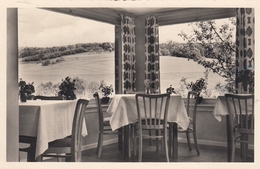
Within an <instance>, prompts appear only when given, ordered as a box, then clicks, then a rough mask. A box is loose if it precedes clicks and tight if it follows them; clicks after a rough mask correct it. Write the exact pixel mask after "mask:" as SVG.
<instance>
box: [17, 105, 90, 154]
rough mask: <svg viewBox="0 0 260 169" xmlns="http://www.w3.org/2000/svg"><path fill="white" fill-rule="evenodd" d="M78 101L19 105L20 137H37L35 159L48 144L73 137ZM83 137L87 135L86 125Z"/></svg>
mask: <svg viewBox="0 0 260 169" xmlns="http://www.w3.org/2000/svg"><path fill="white" fill-rule="evenodd" d="M76 102H77V100H50V101H49V100H48V101H47V100H45V101H41V100H35V101H30V100H29V101H27V102H25V103H23V102H20V103H19V135H24V136H32V137H37V142H36V153H35V157H37V156H39V155H40V154H42V153H43V152H44V151H45V150H46V149H47V148H48V142H51V141H54V140H57V139H62V138H65V137H67V136H69V135H71V132H72V122H73V116H74V111H75V106H76ZM84 126H85V127H83V135H87V129H86V125H84Z"/></svg>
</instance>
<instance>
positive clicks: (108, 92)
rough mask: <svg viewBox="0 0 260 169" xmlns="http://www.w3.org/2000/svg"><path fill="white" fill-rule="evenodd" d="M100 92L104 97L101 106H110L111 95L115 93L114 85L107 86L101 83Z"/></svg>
mask: <svg viewBox="0 0 260 169" xmlns="http://www.w3.org/2000/svg"><path fill="white" fill-rule="evenodd" d="M99 90H100V91H101V92H102V95H103V97H102V98H101V104H108V102H109V99H110V97H108V96H109V95H111V94H112V93H113V91H114V90H113V87H112V85H110V86H105V85H104V84H103V83H101V85H100V87H99Z"/></svg>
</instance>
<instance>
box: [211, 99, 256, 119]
mask: <svg viewBox="0 0 260 169" xmlns="http://www.w3.org/2000/svg"><path fill="white" fill-rule="evenodd" d="M228 101H231V99H230V100H228ZM230 103H231V102H230ZM229 105H230V104H229ZM250 105H251V106H252V102H251V101H249V102H248V111H249V113H250V111H251V112H252V107H250ZM241 107H242V113H243V112H245V111H244V110H243V109H245V105H244V104H241ZM230 110H231V112H235V109H234V107H233V106H230ZM236 110H237V111H238V110H239V108H238V107H237V108H236ZM213 114H214V116H215V118H216V119H217V120H218V121H221V120H222V118H221V117H222V116H226V115H228V114H229V113H228V108H227V103H226V98H225V96H218V98H217V101H216V104H215V108H214V110H213Z"/></svg>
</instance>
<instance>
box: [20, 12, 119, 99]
mask: <svg viewBox="0 0 260 169" xmlns="http://www.w3.org/2000/svg"><path fill="white" fill-rule="evenodd" d="M18 28H19V30H18V31H19V32H18V37H19V56H20V57H19V78H22V80H24V81H26V82H27V83H32V82H34V87H35V88H36V92H35V95H38V94H39V95H57V92H58V91H57V90H58V88H57V87H58V84H59V83H61V82H62V79H65V78H66V77H67V76H69V77H71V78H74V79H75V78H76V79H78V80H79V84H78V85H79V87H78V89H77V93H76V94H78V95H79V97H82V96H87V97H92V94H93V92H94V91H95V90H98V87H99V85H100V82H101V81H103V82H104V83H105V84H106V85H110V84H112V85H113V86H115V85H114V81H115V78H114V25H109V24H105V23H101V22H96V21H92V20H88V19H84V18H78V17H73V16H69V15H64V14H60V13H56V12H51V11H46V10H43V9H31V8H19V9H18ZM25 60H26V61H25ZM49 82H51V83H49Z"/></svg>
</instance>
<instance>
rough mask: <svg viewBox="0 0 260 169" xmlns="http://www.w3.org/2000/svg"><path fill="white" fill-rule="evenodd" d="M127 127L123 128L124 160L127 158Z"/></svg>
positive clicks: (128, 150) (128, 151)
mask: <svg viewBox="0 0 260 169" xmlns="http://www.w3.org/2000/svg"><path fill="white" fill-rule="evenodd" d="M129 127H130V126H129V125H126V126H124V159H126V158H128V157H129V154H130V153H131V152H130V149H129Z"/></svg>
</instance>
